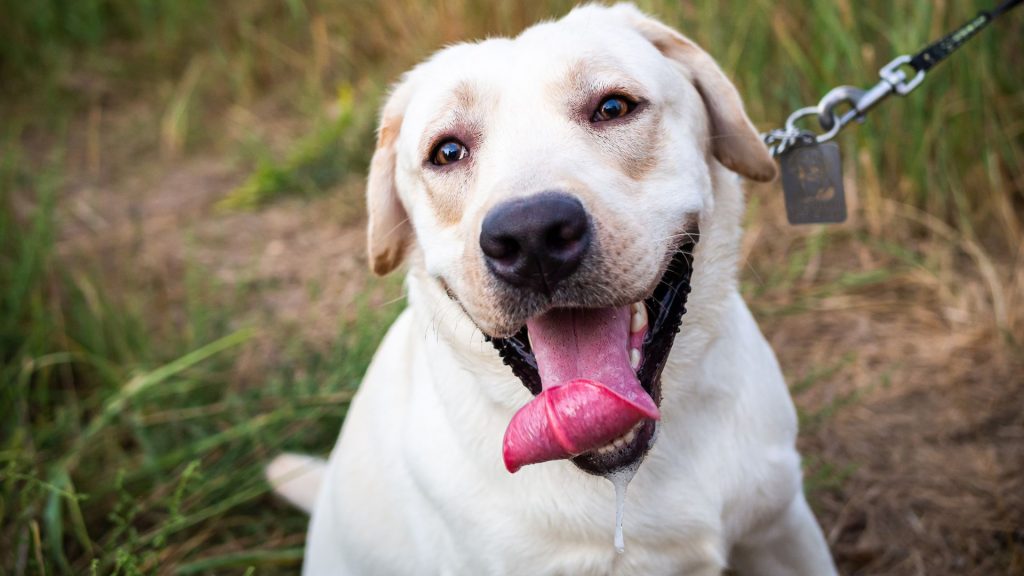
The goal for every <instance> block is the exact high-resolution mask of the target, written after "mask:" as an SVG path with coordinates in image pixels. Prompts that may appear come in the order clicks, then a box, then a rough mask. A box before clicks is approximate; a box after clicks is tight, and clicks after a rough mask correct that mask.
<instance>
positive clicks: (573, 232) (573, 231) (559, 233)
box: [544, 219, 587, 251]
mask: <svg viewBox="0 0 1024 576" xmlns="http://www.w3.org/2000/svg"><path fill="white" fill-rule="evenodd" d="M586 234H587V221H586V219H581V220H570V221H565V222H559V223H557V224H556V225H555V226H552V227H551V228H550V229H548V231H547V235H546V236H545V239H544V240H545V242H546V243H547V245H548V247H549V248H550V249H552V250H557V251H562V250H569V249H572V248H574V247H576V246H578V245H579V243H580V241H581V240H583V237H584V236H586Z"/></svg>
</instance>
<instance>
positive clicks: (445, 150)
mask: <svg viewBox="0 0 1024 576" xmlns="http://www.w3.org/2000/svg"><path fill="white" fill-rule="evenodd" d="M468 155H469V148H466V145H465V144H463V143H462V142H459V141H458V140H455V139H451V140H445V141H444V142H441V143H440V144H438V145H437V147H436V148H434V151H433V152H432V153H431V154H430V162H431V163H432V164H433V165H434V166H445V165H448V164H453V163H455V162H458V161H459V160H462V159H463V158H465V157H466V156H468Z"/></svg>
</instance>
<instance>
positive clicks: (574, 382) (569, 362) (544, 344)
mask: <svg viewBox="0 0 1024 576" xmlns="http://www.w3.org/2000/svg"><path fill="white" fill-rule="evenodd" d="M629 318H630V310H629V307H626V306H623V307H621V308H599V309H566V308H563V309H556V310H552V311H550V312H547V313H546V314H543V315H541V316H539V317H537V318H534V319H533V320H530V321H528V322H527V323H526V327H527V330H529V333H530V344H531V346H532V347H533V353H534V355H536V357H537V367H538V369H539V371H540V379H541V386H542V388H543V390H542V391H541V393H540V394H538V395H537V397H536V398H534V399H533V400H531V401H530V402H529V403H528V404H527V405H526V406H523V407H522V408H521V409H520V410H519V411H518V412H516V414H515V416H513V417H512V421H511V422H509V425H508V429H507V430H505V441H504V448H503V453H504V457H505V467H506V468H508V470H509V472H515V471H517V470H519V469H520V468H522V467H523V466H525V465H527V464H536V463H538V462H545V461H548V460H558V459H562V458H571V457H573V456H577V455H579V454H582V453H584V452H587V451H590V450H593V449H595V448H600V447H601V446H604V445H606V444H608V443H609V442H611V441H612V440H615V439H616V438H618V437H619V436H622V435H623V434H626V433H627V432H629V430H630V429H631V428H632V427H633V426H635V425H636V424H637V422H640V421H641V420H643V419H644V418H650V419H653V420H657V419H658V418H659V416H660V415H659V413H658V407H657V405H656V404H655V403H654V400H652V399H651V397H650V395H649V394H647V392H645V391H644V389H643V388H642V387H641V386H640V382H639V380H637V377H636V373H635V372H634V371H633V368H632V367H630V365H629V347H630V333H629ZM634 338H636V337H635V336H634ZM637 344H639V342H634V345H637Z"/></svg>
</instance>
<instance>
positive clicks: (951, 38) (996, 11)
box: [910, 0, 1024, 72]
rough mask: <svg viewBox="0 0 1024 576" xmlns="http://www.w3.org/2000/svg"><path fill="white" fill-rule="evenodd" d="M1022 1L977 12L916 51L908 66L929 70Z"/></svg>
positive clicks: (1022, 0)
mask: <svg viewBox="0 0 1024 576" xmlns="http://www.w3.org/2000/svg"><path fill="white" fill-rule="evenodd" d="M1022 2H1024V0H1007V1H1006V2H1003V3H1002V4H1000V5H999V6H996V7H995V8H993V9H992V10H990V11H988V12H986V11H982V12H979V13H978V15H977V16H975V17H974V19H973V20H971V21H970V22H968V23H966V24H964V25H963V26H961V27H960V28H958V29H957V30H955V31H953V32H952V33H950V34H949V35H948V36H946V37H945V38H943V39H942V40H939V41H938V42H935V43H933V44H932V45H930V46H928V47H927V48H925V49H924V50H921V51H920V52H918V53H917V54H916V55H915V56H914V57H913V58H911V59H910V66H911V67H913V68H914V70H917V71H919V72H927V71H929V70H931V69H932V68H933V67H934V66H935V65H936V64H938V63H939V62H942V61H943V60H945V59H946V58H947V57H949V55H950V54H952V53H953V52H955V51H956V50H957V48H960V47H961V46H963V45H964V44H966V43H967V41H968V40H970V39H971V38H973V37H974V35H975V34H977V33H978V32H981V31H982V30H984V29H985V28H986V27H987V26H988V25H989V24H991V23H992V21H993V20H995V19H996V18H998V17H1000V16H1002V15H1003V14H1005V13H1007V12H1009V11H1010V10H1012V9H1013V8H1015V7H1017V6H1019V5H1020V4H1021V3H1022Z"/></svg>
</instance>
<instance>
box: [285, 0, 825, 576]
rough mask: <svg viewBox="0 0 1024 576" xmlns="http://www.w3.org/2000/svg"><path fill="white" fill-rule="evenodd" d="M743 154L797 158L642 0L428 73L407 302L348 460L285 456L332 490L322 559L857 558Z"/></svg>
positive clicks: (316, 568)
mask: <svg viewBox="0 0 1024 576" xmlns="http://www.w3.org/2000/svg"><path fill="white" fill-rule="evenodd" d="M735 173H738V174H740V175H743V176H746V177H748V178H751V179H754V180H759V181H767V180H771V179H772V178H774V176H775V165H774V163H773V161H772V158H771V157H770V156H769V155H768V153H767V152H766V150H765V147H764V145H763V144H762V143H761V141H760V140H759V139H758V135H757V133H756V131H755V130H754V128H753V126H752V125H751V123H750V121H749V120H748V118H747V116H746V114H745V112H744V110H743V106H742V103H741V101H740V98H739V95H738V94H737V92H736V90H735V88H734V87H733V85H732V84H731V83H730V82H729V80H728V79H727V78H726V76H725V75H724V74H723V73H722V71H721V70H720V69H719V68H718V66H717V65H716V64H715V63H714V61H713V60H712V59H711V57H710V56H708V55H707V54H706V53H705V52H704V51H703V50H701V49H700V48H699V47H697V46H696V45H695V44H694V43H693V42H692V41H690V40H689V39H687V38H685V37H683V36H681V35H680V34H679V33H677V32H675V31H674V30H672V29H670V28H669V27H667V26H665V25H663V24H661V23H659V22H657V21H655V20H653V19H651V18H649V17H648V16H646V15H644V14H642V13H641V12H640V11H639V10H637V9H636V8H634V7H633V6H631V5H628V4H620V5H617V6H614V7H601V6H586V7H582V8H579V9H576V10H574V11H573V12H572V13H570V14H569V15H568V16H566V17H565V18H563V19H561V20H559V21H557V22H551V23H543V24H539V25H537V26H534V27H532V28H530V29H528V30H526V31H525V32H523V33H522V34H521V35H520V36H518V37H517V38H514V39H490V40H487V41H484V42H479V43H473V44H459V45H456V46H452V47H449V48H446V49H444V50H442V51H440V52H439V53H437V54H436V55H434V56H433V57H432V58H430V59H429V60H428V61H426V62H425V63H423V64H421V65H419V66H417V67H416V68H415V69H413V70H412V71H411V72H409V73H408V74H406V75H405V77H404V78H403V80H402V81H401V83H400V84H399V85H398V86H397V88H396V89H395V90H394V92H393V94H392V96H391V98H390V100H389V101H388V103H387V105H386V106H385V107H384V110H383V114H382V120H381V125H380V131H379V139H378V143H377V150H376V153H375V154H374V157H373V163H372V167H371V172H370V177H369V185H368V203H369V212H370V224H369V254H370V261H371V263H372V267H373V269H374V271H375V272H377V273H379V274H384V273H387V272H390V271H391V270H393V269H394V268H395V267H397V266H398V265H399V264H400V263H401V262H402V261H403V260H404V259H408V260H409V262H410V272H409V277H408V295H409V307H408V309H407V310H406V311H405V312H404V313H403V314H402V315H401V317H400V318H399V319H398V321H397V322H395V324H394V325H393V326H392V327H391V329H390V331H389V332H388V334H387V336H386V337H385V339H384V342H383V343H382V344H381V347H380V349H379V350H378V351H377V355H376V357H375V359H374V361H373V364H372V366H371V367H370V369H369V371H368V372H367V374H366V377H365V380H364V381H363V383H362V387H361V388H360V390H359V393H358V395H357V397H356V398H355V400H354V401H353V402H352V406H351V409H350V410H349V412H348V417H347V419H346V421H345V425H344V427H343V429H342V432H341V437H340V438H339V440H338V443H337V446H335V449H334V451H333V452H332V453H331V457H330V459H329V460H328V461H327V462H326V463H323V462H322V461H319V460H315V459H312V458H307V457H303V456H296V455H284V456H281V457H279V458H278V459H277V460H275V461H274V462H273V463H272V464H271V466H270V467H269V469H268V475H269V477H270V479H271V481H272V482H273V483H274V484H275V487H276V489H277V491H278V492H279V493H280V494H282V495H283V496H284V497H286V498H288V499H289V500H291V501H292V502H294V503H296V504H297V505H299V506H301V507H302V508H304V509H306V510H310V511H311V512H312V521H311V525H310V529H309V538H308V542H307V550H306V560H305V568H304V569H305V573H306V574H315V575H320V574H338V575H349V574H351V575H377V574H473V575H476V574H529V575H539V574H638V575H639V574H643V575H653V574H701V575H704V574H720V573H721V572H722V571H723V570H725V569H726V568H732V569H735V570H737V571H738V572H740V573H741V574H768V575H771V574H780V575H781V574H803V575H813V576H822V575H828V574H834V573H835V568H834V566H833V563H832V560H831V557H830V555H829V551H828V548H827V546H826V543H825V541H824V539H823V537H822V534H821V531H820V529H819V527H818V525H817V523H816V521H815V519H814V517H813V515H812V514H811V511H810V509H809V508H808V506H807V502H806V501H805V499H804V496H803V493H802V487H801V470H800V457H799V455H798V454H797V452H796V449H795V447H794V441H795V438H796V415H795V412H794V409H793V405H792V402H791V400H790V398H789V395H788V392H787V389H786V385H785V383H784V382H783V378H782V374H781V372H780V370H779V367H778V364H777V362H776V360H775V356H774V354H773V353H772V350H771V349H770V348H769V346H768V344H767V342H766V341H765V339H764V337H763V336H762V335H761V333H760V331H759V329H758V327H757V325H756V324H755V322H754V319H753V318H752V317H751V314H750V312H749V311H748V309H747V306H746V305H745V303H744V302H743V300H742V299H741V297H740V295H739V293H738V291H737V282H736V272H737V254H738V246H739V242H740V235H741V230H740V222H741V216H742V213H743V193H742V189H741V185H740V181H739V178H737V176H736V174H735ZM691 272H692V275H691ZM691 285H692V292H691V293H690V297H689V301H688V302H686V300H687V298H686V296H687V292H688V290H689V289H690V286H691ZM684 302H685V303H686V309H687V310H688V311H686V312H685V314H684V313H683V312H684V310H683V303H684ZM680 318H681V322H682V324H681V328H680V329H679V332H678V335H677V334H676V330H677V328H679V324H678V323H679V321H680ZM485 335H488V336H485ZM491 339H493V341H492V340H491ZM503 358H504V360H505V361H506V362H507V365H506V363H503V362H502V359H503ZM520 468H522V470H519V469H520ZM510 471H512V472H515V473H510ZM634 473H635V477H634V476H633V475H634ZM609 478H611V479H615V480H616V481H617V482H618V483H619V484H620V486H624V485H625V484H627V483H628V487H629V490H628V493H627V498H626V502H625V516H624V524H625V550H624V552H621V553H620V552H619V551H617V550H616V547H615V546H613V531H614V529H615V517H616V498H615V497H616V493H615V490H614V488H613V484H612V483H611V482H609V481H608V479H609ZM630 478H632V482H631V483H630V482H629V480H630Z"/></svg>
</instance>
